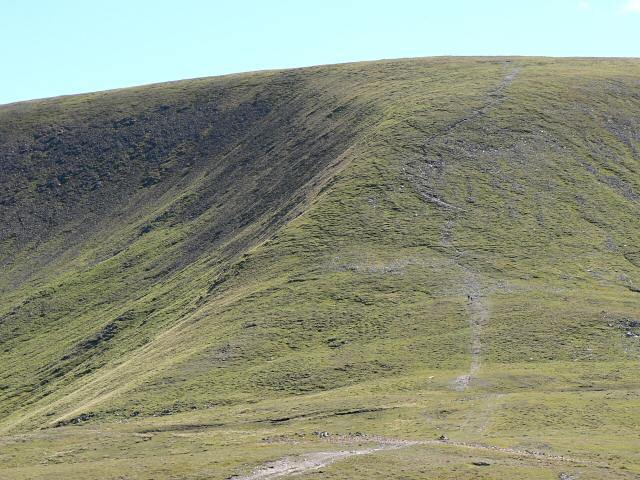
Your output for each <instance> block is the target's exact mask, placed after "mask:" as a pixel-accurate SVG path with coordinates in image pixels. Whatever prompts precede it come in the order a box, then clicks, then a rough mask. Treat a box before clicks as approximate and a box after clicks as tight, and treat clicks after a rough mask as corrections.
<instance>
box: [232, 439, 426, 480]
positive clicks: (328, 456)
mask: <svg viewBox="0 0 640 480" xmlns="http://www.w3.org/2000/svg"><path fill="white" fill-rule="evenodd" d="M415 443H417V442H397V443H381V444H379V445H377V446H375V447H370V448H362V449H358V450H339V451H335V452H312V453H307V454H305V455H301V456H297V457H293V456H291V457H284V458H281V459H278V460H275V461H273V462H269V463H265V464H264V465H260V466H259V467H257V468H256V469H255V470H253V472H251V473H250V474H249V475H246V476H244V477H236V478H238V480H261V479H270V478H281V477H285V476H288V475H295V474H298V473H305V472H310V471H313V470H318V469H320V468H322V467H326V466H327V465H331V464H332V463H334V462H337V461H339V460H343V459H345V458H348V457H354V456H358V455H369V454H372V453H375V452H379V451H381V450H390V449H395V448H401V447H404V446H407V445H410V444H415Z"/></svg>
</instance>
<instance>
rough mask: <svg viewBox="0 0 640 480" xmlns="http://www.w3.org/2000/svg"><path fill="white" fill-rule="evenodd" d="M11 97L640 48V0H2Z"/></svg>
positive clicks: (0, 20) (1, 30)
mask: <svg viewBox="0 0 640 480" xmlns="http://www.w3.org/2000/svg"><path fill="white" fill-rule="evenodd" d="M0 54H1V55H0V61H1V62H2V70H1V72H2V74H1V75H0V103H8V102H13V101H18V100H25V99H32V98H41V97H49V96H55V95H62V94H70V93H80V92H87V91H95V90H104V89H110V88H118V87H125V86H131V85H140V84H145V83H152V82H160V81H167V80H177V79H182V78H193V77H202V76H208V75H220V74H224V73H232V72H242V71H248V70H260V69H268V68H285V67H297V66H306V65H316V64H325V63H339V62H347V61H358V60H374V59H381V58H397V57H419V56H432V55H550V56H616V57H617V56H621V57H622V56H623V57H638V56H640V0H484V1H483V0H475V1H471V0H457V1H456V0H441V1H429V0H422V1H419V0H386V1H377V0H367V1H364V0H362V1H360V0H351V1H350V0H341V1H338V0H315V1H311V0H298V1H293V0H263V1H258V0H235V1H234V0H228V1H222V0H209V1H205V0H200V1H198V0H173V1H164V0H153V1H148V0H102V1H98V0H82V1H81V0H48V1H47V0H40V1H38V0H0Z"/></svg>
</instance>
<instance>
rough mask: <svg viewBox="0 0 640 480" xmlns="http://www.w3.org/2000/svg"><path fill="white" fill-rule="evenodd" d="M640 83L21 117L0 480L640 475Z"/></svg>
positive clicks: (352, 74) (8, 249) (189, 98)
mask: <svg viewBox="0 0 640 480" xmlns="http://www.w3.org/2000/svg"><path fill="white" fill-rule="evenodd" d="M639 78H640V63H638V62H637V61H634V60H598V59H584V60H553V59H508V58H489V59H474V58H469V59H416V60H400V61H385V62H376V63H364V64H350V65H339V66H329V67H317V68H310V69H302V70H294V71H283V72H266V73H259V74H247V75H239V76H232V77H222V78H215V79H203V80H194V81H187V82H177V83H173V84H166V85H157V86H151V87H142V88H139V89H131V90H123V91H116V92H106V93H101V94H92V95H81V96H77V97H68V98H61V99H53V100H45V101H40V102H32V103H23V104H15V105H9V106H5V107H1V108H0V135H1V137H0V139H1V141H0V152H2V154H1V155H2V159H3V161H2V177H1V178H0V180H1V183H2V186H3V192H4V193H3V194H2V195H3V196H2V202H1V204H2V209H3V210H2V217H1V220H2V229H1V232H2V238H1V239H0V245H2V246H3V250H2V255H1V258H2V260H1V261H2V265H3V269H2V274H1V278H0V285H1V286H2V303H1V304H0V315H1V317H0V318H1V320H0V341H1V342H2V352H0V355H1V356H0V364H1V365H2V366H3V367H4V368H3V369H2V373H1V375H2V376H1V377H0V382H1V387H0V388H1V389H2V390H1V397H0V407H1V408H2V413H3V419H2V421H0V429H2V431H3V433H4V435H5V437H2V439H1V440H0V441H1V442H2V444H3V450H4V451H5V452H6V453H3V454H2V456H0V465H3V466H4V467H3V468H4V469H3V470H0V476H1V475H6V476H8V478H34V477H35V478H38V477H42V478H57V477H59V478H70V477H72V476H73V475H75V476H77V477H79V478H86V477H87V476H92V477H96V478H117V476H118V475H127V476H128V477H129V478H158V477H160V478H163V477H170V476H171V475H179V476H180V477H181V478H210V477H213V478H225V477H228V476H230V475H233V474H236V475H245V474H248V473H249V472H250V471H251V469H252V468H253V467H255V466H257V465H260V463H261V462H265V461H267V460H275V459H277V458H279V457H283V456H285V455H292V454H295V453H299V454H302V453H304V452H316V453H315V454H313V453H309V455H311V456H309V457H301V458H302V460H301V461H300V465H303V467H300V468H302V469H301V470H296V468H298V467H296V466H295V465H297V464H296V463H295V462H296V461H297V460H296V459H295V458H294V457H292V458H290V459H289V460H287V461H286V462H285V465H290V464H293V465H294V467H291V468H289V467H288V466H285V467H283V470H282V472H283V473H287V472H288V473H292V472H302V473H303V474H304V472H305V468H304V465H307V466H308V469H309V470H310V471H311V470H313V469H314V468H322V469H323V471H324V472H325V476H327V477H328V478H345V477H347V478H366V477H368V478H371V476H372V475H374V476H375V475H378V476H380V477H384V478H424V477H425V476H427V477H435V478H478V476H479V475H484V474H486V475H489V477H488V478H502V477H504V478H532V477H533V478H558V477H559V476H560V475H565V476H566V477H565V478H572V476H573V475H582V476H584V478H588V477H589V476H592V477H593V478H602V477H603V476H607V477H609V478H633V475H636V474H640V470H639V469H638V464H639V463H640V462H639V459H638V456H637V452H638V447H640V444H639V443H638V441H637V436H636V434H635V432H636V431H637V429H638V428H639V427H640V425H639V423H638V420H637V418H638V415H637V414H638V412H639V411H640V401H639V389H638V387H639V383H638V375H637V374H638V360H639V354H640V341H639V340H640V337H638V335H640V327H638V325H639V323H638V322H640V317H639V313H638V312H640V308H639V306H640V301H639V299H640V293H638V292H639V291H640V269H639V267H640V256H639V254H638V251H639V248H638V244H637V238H639V235H638V234H639V233H640V232H639V230H640V221H639V220H638V217H637V212H638V203H639V201H640V170H639V169H640V156H639V152H638V148H639V146H640V131H639V128H638V125H640V82H639V80H638V79H639ZM36 429H41V430H39V431H38V432H37V433H29V431H34V430H36ZM315 431H328V432H330V433H331V435H330V436H329V437H327V436H326V435H324V434H323V435H320V436H314V435H312V432H315ZM350 432H351V433H354V432H360V433H359V434H358V435H357V436H356V435H351V436H349V435H348V434H349V433H350ZM443 434H444V435H445V436H447V437H449V438H450V440H448V441H434V439H436V438H438V437H439V436H440V435H443ZM327 438H328V439H329V440H331V441H330V442H329V443H328V444H327V440H326V439H327ZM354 443H356V444H363V449H362V450H357V449H355V448H354V447H344V446H343V445H349V446H351V445H353V444H354ZM376 445H382V446H383V447H385V448H382V447H377V446H376ZM386 447H389V448H386ZM345 448H347V451H350V450H349V449H352V448H353V449H354V451H356V452H362V453H363V454H362V455H357V457H353V458H349V455H346V454H342V453H337V454H336V455H334V456H331V455H329V456H326V455H324V453H322V454H319V453H317V452H327V451H332V450H337V451H338V452H344V451H345ZM364 453H367V455H364ZM313 455H316V456H315V457H314V456H313ZM318 455H320V456H319V457H318ZM323 455H324V456H323ZM469 456H471V458H469ZM37 458H45V459H46V460H45V465H38V463H40V462H39V460H36V459H37ZM141 458H144V462H143V463H144V464H140V459H141ZM318 458H320V459H326V458H329V459H332V458H336V459H337V460H336V461H335V462H334V461H333V460H326V461H325V460H317V459H318ZM474 461H475V462H476V464H478V463H479V464H480V465H476V464H474V463H473V462H474ZM482 463H488V464H490V465H489V466H488V467H486V466H482ZM134 465H135V467H134ZM274 465H275V466H277V467H278V468H275V470H274V472H275V473H277V472H276V471H278V469H279V468H280V466H281V465H282V464H278V463H276V464H274ZM274 465H271V466H272V467H273V466H274ZM292 468H293V469H292ZM483 469H485V470H483ZM270 470H271V469H266V470H260V469H259V470H256V473H255V475H254V477H247V478H271V476H272V475H275V473H274V472H272V473H269V472H270ZM261 472H265V473H261ZM482 472H485V473H482ZM580 478H582V477H580Z"/></svg>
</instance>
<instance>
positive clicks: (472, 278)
mask: <svg viewBox="0 0 640 480" xmlns="http://www.w3.org/2000/svg"><path fill="white" fill-rule="evenodd" d="M466 290H467V300H468V309H469V326H470V328H471V348H470V350H471V363H470V366H469V373H468V374H465V375H460V376H459V377H458V378H456V380H455V382H454V388H455V389H456V390H465V389H467V388H468V387H469V383H470V382H471V379H472V378H473V377H475V376H477V374H478V372H479V371H480V367H481V365H482V363H481V362H482V328H483V327H484V326H485V325H486V324H487V323H488V321H489V316H490V315H489V307H488V303H487V300H486V297H484V296H483V292H482V288H481V285H480V282H479V281H478V279H477V277H476V275H475V274H473V273H471V272H468V274H467V289H466Z"/></svg>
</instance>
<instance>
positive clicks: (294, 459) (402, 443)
mask: <svg viewBox="0 0 640 480" xmlns="http://www.w3.org/2000/svg"><path fill="white" fill-rule="evenodd" d="M363 441H370V442H374V443H375V446H372V447H369V448H360V449H357V450H356V449H353V450H337V451H328V452H311V453H306V454H303V455H299V456H287V457H283V458H280V459H278V460H274V461H272V462H268V463H265V464H262V465H260V466H258V467H256V468H255V469H254V470H253V471H252V472H251V473H250V474H249V475H245V476H241V477H233V478H234V480H267V479H273V478H282V477H286V476H289V475H297V474H301V473H306V472H310V471H313V470H318V469H320V468H323V467H326V466H328V465H331V464H333V463H335V462H337V461H340V460H343V459H345V458H349V457H354V456H359V455H370V454H374V453H376V452H380V451H383V450H393V449H399V448H404V447H409V446H438V447H453V448H462V449H466V450H473V451H477V452H485V453H489V452H492V453H502V454H505V455H508V456H510V457H517V458H524V459H529V460H535V461H537V462H539V461H547V462H549V463H553V464H571V465H578V466H580V465H581V466H584V465H589V466H593V467H598V468H609V465H607V464H605V463H599V462H593V461H591V460H588V459H581V458H573V457H567V456H564V455H551V454H546V453H544V452H535V451H531V450H520V449H514V448H505V447H496V446H493V445H483V444H476V443H467V442H456V441H452V440H400V439H393V438H387V437H381V436H376V435H372V436H364V437H352V436H349V435H345V436H342V435H336V436H332V437H331V438H330V439H329V441H328V442H329V443H331V444H340V445H345V446H346V445H350V444H354V443H362V442H363Z"/></svg>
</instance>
